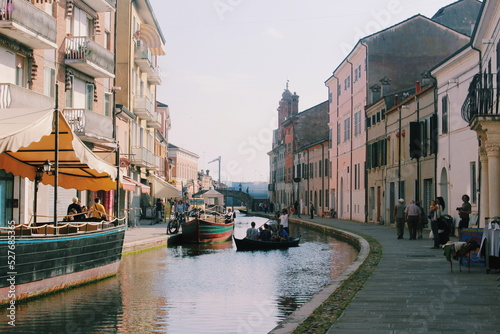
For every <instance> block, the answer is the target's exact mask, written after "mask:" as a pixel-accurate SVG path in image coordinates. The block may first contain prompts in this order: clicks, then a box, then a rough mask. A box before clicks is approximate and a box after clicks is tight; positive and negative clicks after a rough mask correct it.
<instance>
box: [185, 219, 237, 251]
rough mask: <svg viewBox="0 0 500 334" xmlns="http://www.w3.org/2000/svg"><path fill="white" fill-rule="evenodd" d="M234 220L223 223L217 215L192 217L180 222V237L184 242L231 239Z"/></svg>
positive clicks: (213, 241)
mask: <svg viewBox="0 0 500 334" xmlns="http://www.w3.org/2000/svg"><path fill="white" fill-rule="evenodd" d="M233 230H234V222H233V221H232V222H229V223H225V222H224V221H218V219H217V217H215V216H213V218H212V217H210V216H208V215H205V216H204V217H192V219H191V220H190V221H188V222H187V223H184V224H182V239H183V241H185V242H194V243H199V244H202V243H215V242H224V241H226V240H229V239H231V236H232V235H233Z"/></svg>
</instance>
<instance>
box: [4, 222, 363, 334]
mask: <svg viewBox="0 0 500 334" xmlns="http://www.w3.org/2000/svg"><path fill="white" fill-rule="evenodd" d="M251 221H255V222H256V224H257V226H260V225H262V224H263V223H264V222H266V221H267V220H266V219H263V218H258V217H247V216H242V217H238V218H237V221H236V228H235V236H236V237H237V238H242V237H243V236H244V235H245V231H246V229H247V228H248V227H249V225H250V222H251ZM290 230H291V234H292V236H298V235H300V236H301V237H302V239H301V243H300V247H297V248H290V249H288V250H273V251H266V252H263V251H256V252H236V248H235V246H234V243H233V242H232V241H229V242H226V243H223V244H218V245H211V246H199V245H191V246H186V245H183V246H175V247H164V248H158V249H155V250H151V251H147V252H143V253H138V254H134V255H128V256H125V257H124V258H123V259H122V263H121V266H120V272H119V273H118V275H117V276H116V277H112V278H109V279H106V280H103V281H100V282H97V283H94V284H89V285H86V286H82V287H78V288H75V289H71V290H68V291H65V292H62V293H57V294H54V295H51V296H47V297H44V298H40V299H36V300H33V301H30V302H27V303H23V304H18V305H17V308H16V314H15V315H16V327H15V328H12V327H10V326H9V325H8V324H7V322H8V321H9V319H8V318H7V310H6V309H2V310H1V311H0V333H10V332H12V333H134V334H135V333H189V334H193V333H204V334H205V333H267V332H269V331H270V330H272V329H273V328H274V327H275V326H276V325H277V324H278V323H279V322H280V321H282V320H283V319H285V318H286V317H287V316H288V315H290V314H291V313H292V312H293V311H294V310H296V309H297V308H299V307H300V306H301V305H303V304H304V303H305V302H307V301H308V300H309V299H310V298H311V297H312V296H313V295H314V294H315V293H317V292H319V291H320V290H321V289H322V288H323V287H325V286H326V285H327V284H329V283H330V282H331V280H332V279H334V278H335V277H337V276H338V275H339V274H340V273H341V272H342V271H343V270H344V269H345V268H346V267H347V266H348V265H349V264H350V263H352V262H353V261H354V259H355V258H356V256H357V252H356V250H355V249H354V248H353V247H352V246H350V245H349V244H347V243H345V242H341V241H338V240H336V239H334V238H332V237H330V236H328V235H326V234H324V233H321V232H318V231H313V230H311V229H307V228H304V227H301V226H298V225H294V224H291V225H290Z"/></svg>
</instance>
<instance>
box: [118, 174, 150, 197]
mask: <svg viewBox="0 0 500 334" xmlns="http://www.w3.org/2000/svg"><path fill="white" fill-rule="evenodd" d="M121 186H122V188H123V190H126V191H135V189H136V188H137V187H140V188H141V192H142V193H143V194H149V191H150V190H151V188H150V187H149V186H147V185H145V184H142V183H140V182H137V181H135V180H134V179H132V178H130V177H128V176H123V178H122V183H121Z"/></svg>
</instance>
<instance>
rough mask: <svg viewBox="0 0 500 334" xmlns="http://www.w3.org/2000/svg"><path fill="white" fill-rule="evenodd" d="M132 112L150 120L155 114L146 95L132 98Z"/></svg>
mask: <svg viewBox="0 0 500 334" xmlns="http://www.w3.org/2000/svg"><path fill="white" fill-rule="evenodd" d="M134 114H135V115H136V116H137V117H139V118H142V119H143V120H146V121H152V120H153V118H154V117H153V115H156V112H155V108H154V107H153V103H152V102H151V101H150V100H149V99H148V98H147V97H136V98H135V99H134Z"/></svg>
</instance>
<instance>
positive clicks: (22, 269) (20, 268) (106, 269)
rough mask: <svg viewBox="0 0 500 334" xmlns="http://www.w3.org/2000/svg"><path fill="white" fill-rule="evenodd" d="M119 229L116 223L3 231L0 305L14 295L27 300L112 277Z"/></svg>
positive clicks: (122, 232)
mask: <svg viewBox="0 0 500 334" xmlns="http://www.w3.org/2000/svg"><path fill="white" fill-rule="evenodd" d="M115 225H116V226H115ZM125 230H126V227H125V226H124V225H118V223H117V221H116V222H114V223H113V222H101V223H98V222H95V223H93V222H88V223H74V224H61V225H59V226H57V227H54V226H53V225H52V226H51V225H41V226H39V227H25V226H16V227H15V228H12V229H10V230H5V229H4V230H3V231H2V235H0V273H1V274H0V304H8V303H10V302H11V301H12V300H14V299H13V297H14V296H15V300H21V299H26V298H32V297H35V296H39V295H44V294H47V293H51V292H54V291H57V290H62V289H66V288H68V287H71V286H76V285H80V284H84V283H87V282H90V281H95V280H99V279H102V278H105V277H109V276H112V275H114V274H116V273H117V272H118V267H119V265H120V260H121V255H122V246H123V239H124V235H125Z"/></svg>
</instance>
